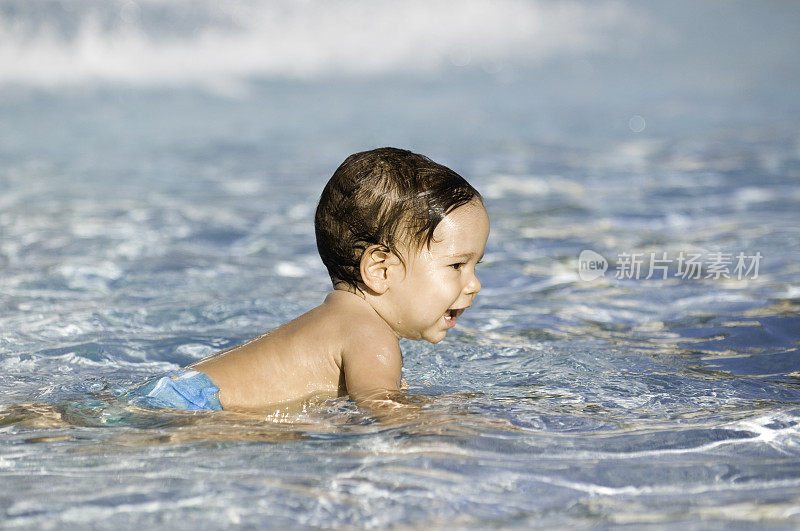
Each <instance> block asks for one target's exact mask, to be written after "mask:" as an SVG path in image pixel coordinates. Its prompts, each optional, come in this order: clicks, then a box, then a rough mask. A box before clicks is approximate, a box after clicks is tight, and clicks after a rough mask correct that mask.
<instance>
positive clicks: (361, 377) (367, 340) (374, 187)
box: [128, 147, 489, 411]
mask: <svg viewBox="0 0 800 531" xmlns="http://www.w3.org/2000/svg"><path fill="white" fill-rule="evenodd" d="M314 225H315V229H316V237H317V248H318V250H319V254H320V256H321V257H322V261H323V263H324V264H325V267H326V268H327V269H328V273H329V274H330V277H331V281H332V282H333V290H332V291H331V292H330V293H328V295H327V296H326V297H325V301H324V302H323V303H322V304H321V305H319V306H317V307H316V308H314V309H312V310H310V311H308V312H307V313H305V314H303V315H301V316H300V317H297V318H296V319H294V320H292V321H289V322H288V323H285V324H283V325H281V326H279V327H278V328H275V329H274V330H271V331H270V332H268V333H266V334H264V335H262V336H259V337H257V338H255V339H252V340H250V341H248V342H247V343H244V344H242V345H239V346H236V347H233V348H230V349H227V350H223V351H221V352H218V353H216V354H213V355H211V356H209V357H207V358H205V359H203V360H200V361H198V362H195V363H193V364H191V365H189V366H188V367H187V368H186V369H183V370H179V371H174V372H173V373H171V374H169V375H168V376H165V377H162V378H159V379H155V380H151V381H149V382H146V383H145V384H143V385H141V386H139V387H138V388H136V389H133V390H132V391H129V392H128V394H129V396H130V397H131V398H134V399H136V400H137V401H138V403H140V404H141V405H144V406H146V407H156V408H159V407H169V408H177V409H190V410H191V409H209V410H234V411H236V410H239V411H252V410H264V409H265V408H269V407H270V406H276V405H284V404H291V403H298V402H302V401H303V400H307V399H309V397H320V396H321V397H326V398H327V397H337V396H345V395H349V397H350V398H351V399H353V400H355V401H356V402H357V403H359V404H364V405H367V406H371V405H375V404H378V405H380V404H381V403H383V404H386V403H391V402H392V401H393V400H397V399H398V397H402V394H401V393H400V372H401V368H402V365H403V359H402V353H401V351H400V345H399V339H400V338H403V337H405V338H408V339H414V340H419V339H424V340H426V341H429V342H431V343H438V342H439V341H441V340H442V339H444V337H445V335H446V334H447V331H448V330H449V329H451V328H453V327H454V326H455V325H456V321H457V319H458V317H459V316H460V315H461V314H462V313H463V312H464V310H466V309H467V308H469V307H470V306H471V305H472V303H473V301H474V300H475V296H476V295H477V294H478V292H479V291H480V289H481V283H480V282H479V281H478V278H477V276H476V273H475V267H476V264H478V263H479V262H480V260H481V258H482V257H483V253H484V248H485V246H486V240H487V239H488V237H489V217H488V215H487V213H486V209H485V208H484V206H483V200H482V198H481V195H480V194H479V193H478V192H477V191H476V190H475V189H474V188H473V187H472V186H470V185H469V183H467V181H466V180H464V178H463V177H461V176H460V175H458V174H457V173H456V172H454V171H452V170H451V169H449V168H446V167H445V166H442V165H440V164H437V163H435V162H433V161H432V160H430V159H428V158H427V157H424V156H422V155H418V154H415V153H412V152H410V151H405V150H401V149H396V148H388V147H387V148H381V149H374V150H372V151H365V152H363V153H356V154H354V155H351V156H349V157H348V158H347V159H346V160H345V161H344V162H343V163H342V165H341V166H339V168H338V169H337V170H336V172H335V173H334V174H333V177H331V179H330V181H328V184H327V185H326V186H325V189H324V190H323V192H322V196H321V197H320V200H319V204H318V206H317V211H316V215H315V219H314Z"/></svg>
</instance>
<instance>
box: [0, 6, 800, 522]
mask: <svg viewBox="0 0 800 531" xmlns="http://www.w3.org/2000/svg"><path fill="white" fill-rule="evenodd" d="M799 36H800V4H799V3H797V2H787V1H762V2H747V1H721V0H702V1H697V0H693V1H680V0H678V1H671V2H633V1H623V0H618V1H603V0H600V1H555V0H551V1H546V0H527V1H523V0H497V1H491V2H490V1H485V0H467V1H461V2H454V1H448V0H428V1H417V0H410V1H406V2H388V1H367V0H347V1H345V0H332V1H316V0H302V1H278V0H228V1H222V0H220V1H205V0H192V1H188V0H140V1H132V0H125V1H120V0H71V1H68V0H35V1H33V0H0V389H2V392H0V436H2V443H1V445H0V476H1V477H3V481H2V482H0V485H2V486H0V507H3V508H4V509H5V517H6V518H7V519H8V520H7V521H9V522H11V523H12V524H14V525H22V526H26V525H27V526H40V525H44V524H46V523H48V522H53V521H58V522H61V523H64V522H67V523H70V522H71V523H72V525H75V526H81V525H85V524H86V523H87V522H88V523H92V524H93V525H102V524H103V523H104V522H105V523H111V522H115V515H118V514H119V512H120V511H128V512H129V513H130V514H132V516H131V522H132V523H131V524H130V525H131V526H135V525H145V524H153V525H158V524H159V523H160V524H163V523H164V522H170V523H171V524H174V525H178V524H179V525H184V526H191V525H195V524H196V523H197V521H202V522H203V523H204V524H207V523H209V522H210V523H211V524H212V525H217V526H223V525H228V524H230V523H234V524H235V523H237V522H238V523H242V522H244V523H245V524H248V523H249V524H251V525H259V524H260V523H263V522H264V521H269V522H272V523H273V524H274V525H286V526H293V525H306V526H323V527H326V526H337V525H344V526H347V525H351V526H353V525H354V526H359V527H360V526H368V525H373V526H393V525H409V526H414V525H418V526H423V525H428V526H429V525H434V526H436V525H462V524H463V525H465V526H469V525H473V526H484V525H526V524H532V523H535V524H538V525H550V526H556V527H558V526H567V527H569V526H575V525H596V524H598V523H599V524H608V523H623V524H624V523H627V524H632V525H637V524H638V525H642V524H653V523H656V524H658V523H662V524H664V525H670V524H672V525H675V524H687V523H688V524H689V526H690V527H691V524H692V523H694V524H695V525H696V523H697V522H701V521H702V522H706V523H709V522H711V523H712V524H713V525H719V526H720V527H727V526H730V525H732V524H739V525H747V524H753V523H760V524H765V523H766V524H771V525H776V526H796V525H797V524H798V523H800V520H798V515H800V460H799V459H798V456H799V455H800V454H798V448H800V429H798V426H800V409H799V408H800V406H799V405H798V404H799V403H800V385H799V384H798V375H799V374H800V373H798V369H799V368H800V359H799V358H798V353H797V345H798V341H800V334H798V330H800V317H798V310H799V309H800V266H799V265H798V262H799V259H800V228H799V227H800V217H798V214H797V212H798V210H799V209H800V127H799V126H798V123H800V97H798V90H797V87H798V86H800V61H798V50H800V37H799ZM380 146H396V147H403V148H408V149H411V150H413V151H416V152H420V153H423V154H425V155H428V156H429V157H431V158H433V159H434V160H436V161H437V162H440V163H443V164H445V165H447V166H449V167H451V168H453V169H454V170H456V171H457V172H459V173H460V174H462V175H463V176H465V177H466V178H467V179H468V180H469V181H470V182H471V183H472V184H474V185H475V186H476V187H477V188H478V190H480V191H481V193H482V194H483V196H484V198H485V200H486V206H487V210H488V211H489V214H490V217H491V220H492V234H491V237H490V240H489V243H488V246H487V254H486V257H485V259H484V263H483V264H481V268H480V269H479V275H480V277H481V281H482V283H483V286H484V289H483V291H482V293H481V295H480V296H479V297H478V299H477V301H476V304H475V306H474V307H473V308H472V309H471V310H470V312H467V313H466V314H465V315H464V316H463V317H462V318H460V319H459V324H458V327H456V329H455V330H453V331H452V332H451V333H450V334H449V335H448V339H447V340H446V341H443V342H442V343H440V344H437V345H430V344H421V343H412V342H404V344H403V350H404V354H405V368H404V376H405V377H406V379H407V380H408V381H409V383H410V384H411V391H412V392H415V393H419V394H427V395H431V396H435V397H439V398H438V401H437V402H435V405H434V406H431V409H430V410H426V411H427V414H428V416H427V417H425V418H423V419H422V420H419V421H413V422H412V421H409V422H408V423H406V424H403V425H401V426H393V427H385V426H380V425H372V424H371V422H372V421H371V420H370V419H369V417H368V416H365V414H363V412H361V413H359V412H357V411H354V408H353V407H352V405H351V404H348V403H347V402H346V401H343V400H340V401H338V402H337V401H334V402H333V403H331V404H329V406H328V407H327V409H325V408H323V410H320V412H317V413H315V414H309V416H306V417H303V419H302V421H303V422H304V423H305V424H303V426H302V427H291V426H290V427H286V426H279V425H275V426H272V425H267V424H268V423H264V425H261V426H259V427H258V429H259V430H262V431H259V432H258V434H257V435H258V436H257V437H256V438H257V439H259V438H260V440H262V442H263V441H269V442H270V443H275V444H271V445H270V446H267V447H265V446H260V445H253V444H246V443H244V442H241V441H240V442H239V443H235V442H230V441H231V440H232V441H237V440H239V439H240V438H242V437H245V436H250V437H253V434H252V432H248V431H246V430H244V431H243V429H242V427H241V426H238V425H225V426H222V427H220V426H217V425H215V426H213V429H210V430H209V429H205V431H204V429H203V426H202V425H197V426H195V428H197V429H198V430H199V432H197V433H195V432H191V433H193V434H194V435H193V436H192V437H194V438H193V439H192V440H193V441H194V442H193V443H186V442H185V439H180V437H178V435H180V434H181V433H185V432H183V431H181V430H183V429H184V428H187V426H189V425H190V424H191V425H192V426H194V424H192V423H193V422H195V421H194V420H190V419H186V418H176V417H175V416H170V415H167V414H164V415H160V416H159V415H151V416H149V417H145V416H139V417H136V418H135V419H134V420H131V419H128V420H124V421H119V422H117V421H116V420H115V421H113V422H112V420H111V417H110V416H109V415H110V413H108V411H110V410H107V411H106V413H103V410H102V408H101V410H100V412H98V411H96V410H94V409H91V408H90V409H80V408H77V409H76V406H74V404H75V403H80V401H81V400H84V399H85V397H86V396H88V394H89V393H92V392H96V391H100V390H103V389H105V388H107V387H110V386H117V385H126V384H130V383H133V382H137V381H141V380H142V379H143V378H146V377H148V376H151V375H153V374H155V373H157V372H159V371H162V370H166V369H173V368H177V367H179V366H183V365H186V364H188V363H191V362H192V361H194V360H196V359H199V358H201V357H203V356H205V355H208V354H211V353H213V352H215V351H217V350H219V349H221V348H225V347H227V346H231V345H235V344H237V343H240V342H242V341H245V340H246V339H248V338H250V337H253V336H255V335H257V334H260V333H263V332H264V331H266V330H268V329H270V328H272V327H274V326H277V325H279V324H280V323H282V322H285V321H287V320H289V319H291V318H293V317H295V316H297V315H298V314H300V313H302V312H304V311H306V310H308V309H310V308H311V307H313V306H315V305H317V304H319V303H320V302H321V300H322V299H323V297H324V296H325V294H326V292H327V291H328V289H330V283H329V280H328V278H327V274H326V272H325V270H324V268H323V266H322V264H321V262H320V260H319V257H318V255H317V252H316V247H315V242H314V234H313V211H314V208H315V206H316V201H317V199H318V197H319V194H320V192H321V190H322V187H323V186H324V184H325V182H327V180H328V178H329V177H330V175H331V174H332V173H333V171H334V170H335V168H336V167H337V166H338V165H339V164H340V163H341V162H342V161H343V160H344V158H345V157H346V156H347V155H349V154H351V153H353V152H357V151H362V150H365V149H370V148H374V147H380ZM585 249H591V250H594V251H596V252H598V253H600V254H601V255H603V256H605V257H606V258H608V259H609V261H610V268H611V269H610V270H609V272H607V274H606V275H605V277H604V278H601V279H597V280H594V281H591V282H584V281H582V280H581V279H580V278H579V276H578V269H577V267H578V265H577V260H578V255H579V253H580V252H581V251H582V250H585ZM681 251H686V252H696V253H702V254H703V256H707V255H708V254H709V253H714V252H718V253H731V254H733V255H736V254H737V253H739V252H743V253H745V254H746V255H753V254H755V253H756V252H759V253H761V255H762V256H763V261H762V262H761V264H760V270H759V274H758V278H748V279H744V280H737V279H731V278H728V279H725V278H722V279H707V278H702V279H699V280H696V281H687V280H682V279H680V278H676V277H675V273H676V270H675V265H674V264H673V265H672V266H671V268H670V277H671V278H669V279H666V280H647V281H645V280H641V279H640V280H637V279H627V280H626V279H617V278H614V275H613V270H614V267H615V266H616V265H618V264H616V263H615V261H616V258H617V256H618V255H619V253H632V252H642V253H650V252H656V253H659V255H660V253H662V252H667V253H669V256H670V257H671V258H674V257H676V256H677V255H678V253H679V252H681ZM705 272H706V271H704V274H705ZM453 393H459V394H461V395H459V396H460V397H461V398H458V399H454V398H452V397H451V398H449V399H448V398H445V397H446V396H448V395H452V394H453ZM464 393H466V395H464ZM76 401H78V402H76ZM31 403H36V404H39V406H36V408H33V409H31V407H30V406H21V405H20V404H23V405H24V404H31ZM41 404H44V406H42V405H41ZM3 408H5V409H3ZM37 408H38V409H37ZM114 418H116V417H114ZM126 418H127V417H126ZM53 419H60V420H58V422H56V421H54V420H53ZM198 422H199V421H198ZM98 427H105V428H107V429H105V430H98V429H97V428H98ZM187 429H188V428H187ZM250 429H251V430H252V429H255V428H253V426H250ZM263 430H266V431H263ZM136 437H138V438H136ZM49 438H52V439H49ZM131 438H134V439H135V440H136V441H137V442H136V443H135V445H138V446H136V447H132V446H131V445H132V444H134V443H130V442H128V441H130V440H131ZM45 440H46V441H48V443H47V444H34V443H35V442H42V441H45ZM181 440H183V441H184V442H183V444H181ZM221 440H224V441H228V442H226V443H222V442H220V441H221ZM165 441H166V442H165ZM198 441H199V442H198ZM279 441H282V442H280V443H279ZM159 445H161V446H159ZM265 449H266V450H265ZM267 450H268V451H267ZM175 456H180V460H179V461H180V465H178V464H176V463H177V462H178V460H176V459H175ZM142 463H148V464H150V466H153V465H154V464H155V466H156V467H157V468H158V471H157V472H153V474H152V475H149V476H148V475H146V474H142V473H140V471H141V469H142V468H143V466H144V465H143V464H142ZM209 463H215V465H214V466H216V468H213V469H212V468H209V466H211V465H209ZM76 478H77V479H76ZM121 478H125V481H122V480H121ZM209 478H210V479H209ZM81 480H83V481H81ZM464 484H468V485H470V488H469V489H465V488H463V485H464ZM203 489H205V490H203ZM175 507H179V508H180V509H177V510H176V509H175ZM176 515H177V517H176ZM267 517H268V518H269V519H270V520H265V518H267ZM193 519H195V520H193ZM197 519H199V520H197ZM176 522H177V524H176ZM454 522H455V523H454Z"/></svg>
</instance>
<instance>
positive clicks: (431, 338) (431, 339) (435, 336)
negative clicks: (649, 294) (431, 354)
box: [420, 330, 447, 344]
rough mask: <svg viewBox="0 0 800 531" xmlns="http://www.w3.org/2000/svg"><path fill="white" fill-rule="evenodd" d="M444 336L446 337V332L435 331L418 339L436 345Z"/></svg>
mask: <svg viewBox="0 0 800 531" xmlns="http://www.w3.org/2000/svg"><path fill="white" fill-rule="evenodd" d="M445 336H447V332H445V331H439V330H437V331H435V332H430V333H427V334H423V335H422V337H420V339H424V340H425V341H427V342H428V343H433V344H436V343H438V342H440V341H441V340H442V339H444V338H445Z"/></svg>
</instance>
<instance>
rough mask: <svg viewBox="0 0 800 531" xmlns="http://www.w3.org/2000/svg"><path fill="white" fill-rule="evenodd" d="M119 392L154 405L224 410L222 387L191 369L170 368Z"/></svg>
mask: <svg viewBox="0 0 800 531" xmlns="http://www.w3.org/2000/svg"><path fill="white" fill-rule="evenodd" d="M115 394H116V393H115ZM119 395H120V396H121V397H122V398H125V399H127V400H128V401H129V402H130V403H132V404H135V405H137V406H141V407H146V408H151V409H165V408H169V409H183V410H186V411H203V410H205V411H222V404H220V403H219V387H217V386H216V385H214V382H212V381H211V378H209V377H208V376H206V375H205V374H203V373H202V372H197V371H192V370H189V369H180V370H176V371H170V372H168V373H166V374H165V375H164V376H159V377H157V378H153V379H151V380H148V381H146V382H144V383H143V384H141V385H138V386H136V387H134V388H132V389H127V390H124V391H122V392H121V393H119Z"/></svg>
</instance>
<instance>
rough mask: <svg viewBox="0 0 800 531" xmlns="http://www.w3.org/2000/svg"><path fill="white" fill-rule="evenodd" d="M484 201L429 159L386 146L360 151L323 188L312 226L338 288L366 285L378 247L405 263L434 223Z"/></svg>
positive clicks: (427, 242) (425, 241)
mask: <svg viewBox="0 0 800 531" xmlns="http://www.w3.org/2000/svg"><path fill="white" fill-rule="evenodd" d="M475 200H477V201H479V202H481V203H482V201H483V199H482V197H481V195H480V194H479V193H478V191H477V190H475V188H473V187H472V186H471V185H470V184H469V183H468V182H467V181H466V180H465V179H464V178H463V177H461V176H460V175H459V174H457V173H456V172H454V171H453V170H451V169H450V168H447V167H445V166H442V165H441V164H437V163H436V162H433V161H432V160H431V159H429V158H428V157H425V156H423V155H418V154H416V153H412V152H410V151H406V150H403V149H397V148H391V147H385V148H379V149H373V150H371V151H364V152H362V153H355V154H353V155H350V156H349V157H347V159H346V160H345V161H344V162H343V163H342V164H341V166H339V168H338V169H337V170H336V172H334V174H333V177H331V179H330V181H328V184H327V185H326V186H325V189H324V190H323V191H322V196H321V197H320V200H319V204H318V205H317V211H316V215H315V218H314V226H315V231H316V237H317V249H318V250H319V254H320V257H321V258H322V262H323V263H324V264H325V267H326V268H327V269H328V274H329V275H330V277H331V281H332V282H333V284H334V286H336V285H338V284H341V283H344V284H345V285H346V286H347V287H348V288H352V290H362V289H363V287H364V283H363V279H362V278H361V272H360V263H361V257H362V255H363V253H364V251H365V250H366V249H367V248H368V247H371V246H374V245H378V246H381V247H382V248H384V249H385V250H386V251H389V252H391V253H393V254H394V255H396V256H397V257H398V258H400V260H401V261H402V260H403V257H404V255H406V256H407V254H408V253H410V252H416V251H419V250H421V249H422V248H423V247H426V246H427V247H428V248H429V249H430V245H431V241H432V239H433V234H434V230H435V229H436V227H437V225H439V223H440V222H441V221H442V220H443V219H444V218H445V216H447V215H448V214H449V213H450V212H452V211H453V210H455V209H456V208H458V207H460V206H462V205H466V204H467V203H470V202H471V201H475Z"/></svg>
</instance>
